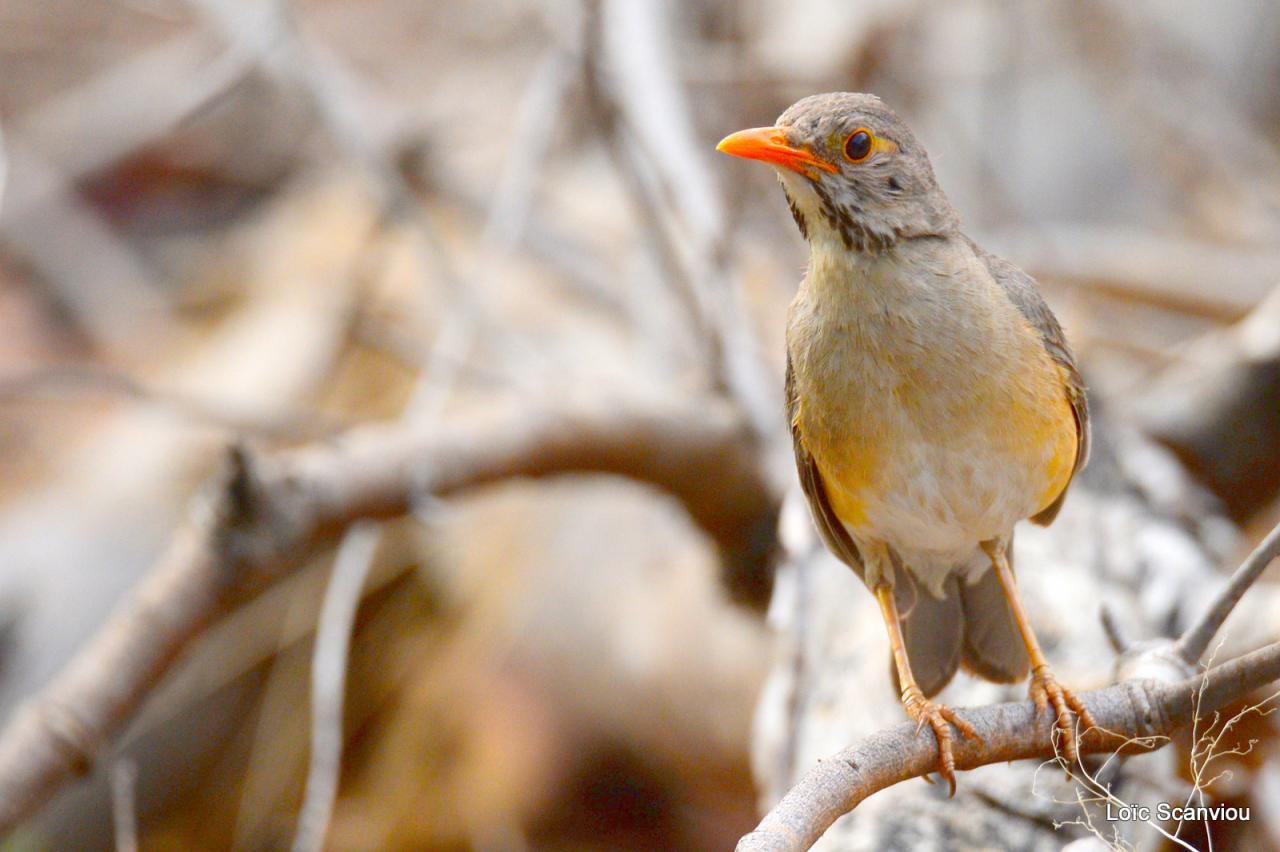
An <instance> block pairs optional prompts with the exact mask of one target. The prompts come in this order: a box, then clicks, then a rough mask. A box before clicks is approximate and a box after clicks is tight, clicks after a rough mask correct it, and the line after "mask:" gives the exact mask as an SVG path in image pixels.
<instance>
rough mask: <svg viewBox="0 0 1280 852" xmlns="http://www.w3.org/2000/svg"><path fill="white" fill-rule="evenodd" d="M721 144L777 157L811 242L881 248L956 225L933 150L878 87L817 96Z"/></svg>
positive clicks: (742, 153)
mask: <svg viewBox="0 0 1280 852" xmlns="http://www.w3.org/2000/svg"><path fill="white" fill-rule="evenodd" d="M716 150H718V151H723V152H724V153H726V154H732V155H734V156H736V157H746V158H748V159H752V160H761V161H763V162H766V163H769V164H770V165H772V166H773V167H774V169H775V170H776V171H777V173H778V177H779V178H780V179H781V181H782V186H783V189H784V190H785V191H786V193H787V200H788V201H789V202H790V205H791V213H792V215H793V216H795V220H796V224H797V225H799V226H800V231H801V233H803V234H804V236H805V238H806V239H807V240H809V242H810V243H815V242H818V241H835V242H840V243H843V244H844V247H845V248H846V249H847V250H850V251H860V252H876V251H882V250H884V249H886V248H888V247H890V246H892V245H893V244H895V243H896V242H897V241H898V240H900V239H903V238H910V237H917V236H927V235H932V234H947V233H950V232H952V231H954V230H955V229H956V228H958V227H959V222H958V219H957V217H956V214H955V211H954V210H953V209H952V207H951V204H950V203H949V202H948V201H947V198H946V196H945V195H943V193H942V190H941V189H939V188H938V183H937V181H936V180H935V179H934V176H933V167H932V166H931V165H930V164H929V155H928V154H926V153H925V150H924V148H923V147H921V145H920V143H919V142H917V141H916V139H915V137H914V136H913V135H912V134H911V131H910V129H908V128H907V125H906V124H905V123H904V122H903V121H902V119H900V118H898V116H897V114H896V113H894V111H893V110H891V109H889V108H888V107H887V106H885V105H884V103H883V102H882V101H881V100H880V99H879V98H877V97H876V96H875V95H865V94H857V93H851V92H835V93H830V94H825V95H812V96H810V97H807V98H805V99H803V100H801V101H797V102H796V103H794V104H792V105H791V107H789V108H788V109H787V111H786V112H784V113H783V114H782V115H781V116H779V117H778V122H777V124H775V125H773V126H772V127H756V128H753V129H751V130H741V131H739V132H737V133H734V134H732V135H730V136H726V137H725V138H724V139H723V140H722V141H721V142H720V144H719V145H718V146H716Z"/></svg>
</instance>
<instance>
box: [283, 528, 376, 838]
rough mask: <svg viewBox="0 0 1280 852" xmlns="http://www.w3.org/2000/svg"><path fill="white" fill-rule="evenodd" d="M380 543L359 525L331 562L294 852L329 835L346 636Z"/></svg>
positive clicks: (339, 749)
mask: <svg viewBox="0 0 1280 852" xmlns="http://www.w3.org/2000/svg"><path fill="white" fill-rule="evenodd" d="M381 537H382V531H381V530H380V529H379V528H378V527H377V526H376V525H374V524H372V523H369V522H361V523H358V524H356V525H355V526H353V527H352V528H351V529H349V530H348V531H347V533H346V535H344V536H343V538H342V544H341V545H339V546H338V554H337V556H335V557H334V560H333V573H332V575H331V576H330V578H329V587H328V589H326V590H325V594H324V603H323V604H322V605H321V608H320V622H319V624H318V625H317V627H316V639H315V651H314V654H313V657H312V661H311V767H310V769H309V770H308V771H307V786H306V793H305V795H304V796H303V800H302V808H301V810H300V811H299V815H298V832H297V835H296V836H295V837H294V839H293V849H294V852H310V850H317V852H318V850H320V849H322V848H323V847H324V839H325V835H326V834H327V833H328V829H329V820H330V818H331V816H332V814H333V802H334V799H335V798H336V797H337V795H338V779H339V776H340V774H341V771H342V707H343V703H344V698H345V697H346V689H347V655H348V650H349V647H350V644H351V630H352V628H353V626H354V625H355V620H356V610H357V609H358V608H359V606H360V596H361V592H362V590H363V589H364V584H365V580H366V579H367V578H368V576H369V569H370V568H372V566H373V558H374V556H375V554H376V552H377V549H378V542H379V540H380V539H381Z"/></svg>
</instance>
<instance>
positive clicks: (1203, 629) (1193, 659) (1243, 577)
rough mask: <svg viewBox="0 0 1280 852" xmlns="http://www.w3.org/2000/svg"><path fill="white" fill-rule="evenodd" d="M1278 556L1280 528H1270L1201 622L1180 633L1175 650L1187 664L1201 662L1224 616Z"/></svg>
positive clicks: (1279, 550)
mask: <svg viewBox="0 0 1280 852" xmlns="http://www.w3.org/2000/svg"><path fill="white" fill-rule="evenodd" d="M1277 557H1280V525H1277V526H1276V527H1275V528H1274V529H1272V530H1271V532H1270V533H1268V534H1267V537H1266V538H1264V539H1263V540H1262V543H1261V544H1259V545H1258V546H1257V547H1256V548H1254V550H1253V552H1252V553H1250V554H1249V556H1248V558H1247V559H1245V561H1244V562H1242V563H1241V564H1240V567H1239V568H1237V569H1236V572H1235V573H1234V574H1232V575H1231V579H1230V580H1229V581H1228V582H1227V585H1226V586H1225V587H1223V589H1222V591H1221V592H1219V593H1218V597H1217V599H1216V600H1215V601H1214V602H1213V605H1212V606H1210V607H1209V609H1208V611H1206V612H1205V614H1204V615H1203V616H1201V617H1200V620H1199V621H1197V622H1196V623H1195V624H1194V625H1193V626H1192V627H1190V628H1189V629H1188V630H1187V631H1186V632H1185V633H1183V634H1182V638H1180V639H1179V640H1178V642H1177V644H1176V645H1175V648H1176V650H1177V652H1178V655H1179V656H1180V657H1182V659H1183V661H1184V662H1186V663H1187V664H1188V665H1195V664H1196V663H1198V662H1200V658H1201V657H1202V656H1204V652H1205V651H1206V650H1207V649H1208V648H1209V643H1210V642H1212V641H1213V637H1214V636H1216V635H1218V630H1219V629H1220V628H1221V627H1222V624H1223V622H1225V621H1226V620H1227V616H1229V615H1231V611H1232V610H1233V609H1235V606H1236V604H1238V603H1240V599H1241V598H1242V597H1244V593H1245V592H1247V591H1248V590H1249V587H1250V586H1252V585H1253V584H1254V582H1255V581H1256V580H1257V579H1258V578H1259V577H1260V576H1262V572H1263V571H1265V570H1266V568H1267V566H1268V565H1270V564H1271V563H1272V562H1274V561H1275V560H1276V558H1277Z"/></svg>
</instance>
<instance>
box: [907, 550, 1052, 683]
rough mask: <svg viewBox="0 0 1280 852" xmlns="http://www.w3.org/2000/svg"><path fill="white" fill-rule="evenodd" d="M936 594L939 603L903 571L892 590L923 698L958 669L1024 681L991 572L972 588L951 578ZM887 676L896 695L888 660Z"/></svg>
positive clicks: (1019, 647) (1026, 663) (1020, 653)
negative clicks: (890, 677)
mask: <svg viewBox="0 0 1280 852" xmlns="http://www.w3.org/2000/svg"><path fill="white" fill-rule="evenodd" d="M1009 558H1010V561H1012V558H1013V546H1012V542H1010V546H1009ZM903 580H906V582H903ZM942 591H943V597H942V598H936V597H934V596H933V595H931V594H929V592H927V591H926V590H925V589H923V588H922V587H920V585H919V584H918V583H915V582H912V578H911V576H910V574H908V573H907V572H905V571H904V572H901V573H900V574H899V582H898V585H897V588H896V590H895V592H896V598H897V604H898V611H899V613H901V616H900V617H901V619H902V636H903V640H904V642H905V643H906V646H907V659H908V660H909V661H910V663H911V673H912V675H914V676H915V679H916V683H917V684H918V685H919V686H920V690H921V691H922V692H923V693H924V694H925V697H926V698H928V697H931V696H933V695H936V694H937V693H938V692H940V691H941V690H942V688H943V687H945V686H946V685H947V684H948V683H950V682H951V678H952V677H954V676H955V673H956V670H957V669H959V668H960V667H961V666H963V667H964V669H965V671H968V672H971V673H972V674H975V675H978V676H979V677H983V678H986V679H987V680H992V681H996V682H997V683H1013V682H1015V681H1019V680H1022V679H1023V678H1024V677H1026V676H1027V672H1028V671H1029V670H1030V668H1031V661H1030V659H1028V657H1027V649H1026V646H1025V645H1024V644H1023V642H1022V635H1021V634H1020V633H1019V632H1018V624H1017V622H1016V621H1014V619H1013V610H1012V609H1010V607H1009V600H1008V598H1006V597H1005V594H1004V588H1003V587H1002V586H1001V585H1000V578H999V577H998V576H997V575H996V572H995V571H994V570H988V571H986V572H984V573H983V574H982V576H981V578H980V579H979V580H978V581H977V582H976V583H972V584H970V583H967V582H965V581H964V580H962V579H961V578H960V576H959V575H958V574H957V575H953V576H951V577H948V578H947V580H946V582H945V583H944V584H943V587H942ZM890 671H892V672H893V679H894V683H895V684H896V685H897V687H898V689H899V691H901V688H902V685H901V683H899V682H898V676H897V671H896V670H894V668H893V665H892V660H890Z"/></svg>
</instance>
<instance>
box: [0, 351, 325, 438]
mask: <svg viewBox="0 0 1280 852" xmlns="http://www.w3.org/2000/svg"><path fill="white" fill-rule="evenodd" d="M73 394H76V395H85V394H89V395H92V394H97V395H109V396H120V397H124V398H126V399H131V400H135V401H138V402H143V403H147V404H150V405H155V406H159V407H161V408H165V409H168V410H170V411H172V412H173V413H175V414H177V415H179V416H181V417H185V418H188V419H190V420H192V421H194V422H196V423H199V424H202V425H207V426H213V427H216V428H220V429H225V430H227V431H229V432H233V433H235V434H241V435H253V436H255V437H261V438H272V439H277V440H279V439H292V440H304V439H315V438H322V437H326V436H330V435H333V434H335V433H337V432H338V431H339V430H340V429H342V428H343V426H344V424H342V423H338V422H331V421H328V420H326V419H325V418H324V417H323V416H322V415H320V414H318V413H314V414H312V413H302V412H296V413H292V412H281V413H279V414H277V415H275V416H271V415H264V414H263V413H262V412H260V411H256V410H254V411H248V410H246V411H243V412H240V411H235V410H234V408H233V406H231V405H230V404H222V403H219V402H216V401H211V400H204V399H199V398H197V397H193V396H191V395H189V394H185V393H182V392H180V391H168V390H160V389H157V388H153V387H150V386H148V385H147V384H145V383H144V382H141V381H139V380H138V379H135V378H133V377H132V376H130V375H127V374H125V373H119V372H115V371H113V370H110V369H107V368H103V367H95V366H87V365H86V366H65V367H45V368H40V369H35V370H32V371H30V372H26V373H20V374H17V375H7V376H5V375H0V404H2V403H4V402H6V401H10V400H15V399H29V398H36V397H63V396H66V395H73Z"/></svg>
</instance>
